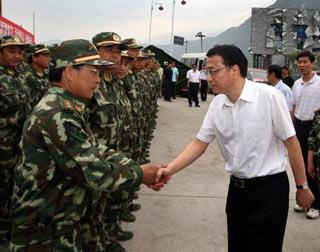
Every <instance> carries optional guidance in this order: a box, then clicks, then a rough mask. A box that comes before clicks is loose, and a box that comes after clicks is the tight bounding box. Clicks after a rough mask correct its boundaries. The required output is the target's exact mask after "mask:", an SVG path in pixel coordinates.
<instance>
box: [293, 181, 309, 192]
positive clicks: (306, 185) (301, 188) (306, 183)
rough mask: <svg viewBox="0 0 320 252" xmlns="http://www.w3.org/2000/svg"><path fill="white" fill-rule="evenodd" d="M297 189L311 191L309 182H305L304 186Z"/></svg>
mask: <svg viewBox="0 0 320 252" xmlns="http://www.w3.org/2000/svg"><path fill="white" fill-rule="evenodd" d="M296 187H297V189H300V190H307V189H309V186H308V182H304V183H303V184H302V185H296Z"/></svg>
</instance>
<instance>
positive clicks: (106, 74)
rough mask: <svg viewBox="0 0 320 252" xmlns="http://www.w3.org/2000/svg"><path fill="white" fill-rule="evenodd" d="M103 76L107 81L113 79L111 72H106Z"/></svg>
mask: <svg viewBox="0 0 320 252" xmlns="http://www.w3.org/2000/svg"><path fill="white" fill-rule="evenodd" d="M102 78H103V80H105V81H111V80H112V76H111V74H109V73H104V74H103V75H102Z"/></svg>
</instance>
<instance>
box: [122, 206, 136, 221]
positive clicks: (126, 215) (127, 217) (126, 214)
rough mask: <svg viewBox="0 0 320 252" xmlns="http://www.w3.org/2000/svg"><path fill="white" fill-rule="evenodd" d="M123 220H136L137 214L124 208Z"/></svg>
mask: <svg viewBox="0 0 320 252" xmlns="http://www.w3.org/2000/svg"><path fill="white" fill-rule="evenodd" d="M121 220H123V221H126V222H135V221H136V216H134V215H133V214H132V213H131V211H130V210H129V209H122V212H121Z"/></svg>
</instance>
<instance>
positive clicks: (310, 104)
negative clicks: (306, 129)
mask: <svg viewBox="0 0 320 252" xmlns="http://www.w3.org/2000/svg"><path fill="white" fill-rule="evenodd" d="M292 93H293V99H292V103H293V105H296V107H295V112H294V116H295V117H296V118H298V119H300V120H302V121H309V120H312V119H313V117H314V112H315V111H317V110H318V109H320V77H319V76H318V75H316V74H314V76H313V78H312V79H311V80H309V81H308V82H307V83H304V82H303V80H302V78H300V79H298V80H296V81H295V82H294V85H293V87H292Z"/></svg>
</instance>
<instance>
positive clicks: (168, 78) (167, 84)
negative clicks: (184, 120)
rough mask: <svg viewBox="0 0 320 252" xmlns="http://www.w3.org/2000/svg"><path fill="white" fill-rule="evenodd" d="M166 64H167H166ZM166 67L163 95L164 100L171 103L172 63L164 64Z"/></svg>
mask: <svg viewBox="0 0 320 252" xmlns="http://www.w3.org/2000/svg"><path fill="white" fill-rule="evenodd" d="M165 63H166V62H165ZM164 65H165V67H166V68H165V69H164V72H163V75H164V94H163V98H164V100H165V101H167V102H171V96H172V95H171V90H172V88H171V82H172V69H171V68H172V63H171V62H170V63H169V64H167V65H166V64H164Z"/></svg>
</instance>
